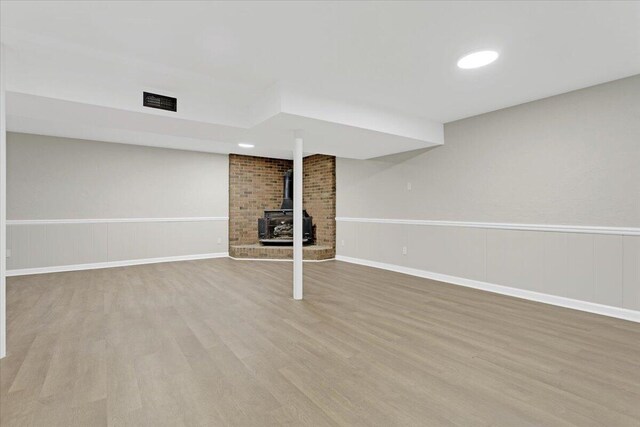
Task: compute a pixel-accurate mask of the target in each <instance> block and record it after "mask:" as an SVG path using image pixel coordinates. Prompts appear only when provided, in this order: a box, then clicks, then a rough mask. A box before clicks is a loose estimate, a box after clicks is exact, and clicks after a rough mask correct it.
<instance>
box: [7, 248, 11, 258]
mask: <svg viewBox="0 0 640 427" xmlns="http://www.w3.org/2000/svg"><path fill="white" fill-rule="evenodd" d="M7 258H11V249H7Z"/></svg>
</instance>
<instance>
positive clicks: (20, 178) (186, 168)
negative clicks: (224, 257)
mask: <svg viewBox="0 0 640 427" xmlns="http://www.w3.org/2000/svg"><path fill="white" fill-rule="evenodd" d="M7 143H8V146H7V151H8V154H7V157H8V179H7V184H8V195H7V197H8V202H7V205H8V219H9V220H10V221H11V220H51V219H73V220H82V219H114V218H193V217H226V216H227V215H228V158H227V156H225V155H217V154H209V153H196V152H189V151H180V150H169V149H162V148H151V147H140V146H132V145H123V144H112V143H105V142H96V141H85V140H76V139H68V138H57V137H49V136H39V135H29V134H17V133H9V134H8V137H7ZM7 238H8V244H7V246H8V248H9V249H10V250H11V257H10V258H8V268H9V269H22V268H38V267H49V266H61V265H73V264H85V263H98V262H109V261H123V260H133V259H146V258H161V257H170V256H187V255H195V254H206V253H218V252H226V248H227V222H226V221H180V222H133V223H119V222H105V223H98V224H36V225H10V226H9V227H8V232H7Z"/></svg>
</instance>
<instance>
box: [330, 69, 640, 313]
mask: <svg viewBox="0 0 640 427" xmlns="http://www.w3.org/2000/svg"><path fill="white" fill-rule="evenodd" d="M336 173H337V206H336V209H337V216H338V218H339V221H338V228H337V233H338V241H337V243H338V247H337V251H338V255H339V256H343V257H345V256H346V257H352V258H355V259H360V260H365V261H366V260H368V261H375V262H378V263H385V264H390V265H394V266H400V267H405V268H412V269H416V270H420V271H428V272H433V273H439V274H445V275H449V276H453V277H457V278H465V279H471V280H475V281H480V282H486V283H491V284H497V285H502V286H508V287H512V288H516V289H521V290H526V291H533V292H538V293H543V294H549V295H555V296H561V297H566V298H571V299H577V300H581V301H588V302H593V303H597V304H603V305H606V306H612V307H622V308H627V309H632V310H640V235H637V234H640V76H634V77H630V78H627V79H622V80H618V81H614V82H611V83H607V84H603V85H599V86H595V87H592V88H587V89H583V90H579V91H575V92H571V93H567V94H563V95H559V96H555V97H551V98H547V99H543V100H539V101H535V102H531V103H528V104H524V105H520V106H516V107H512V108H508V109H504V110H500V111H496V112H492V113H488V114H484V115H481V116H477V117H472V118H468V119H464V120H460V121H457V122H452V123H448V124H446V125H445V144H444V146H442V147H437V148H433V149H431V150H427V151H422V152H414V153H406V154H401V155H396V156H389V157H385V158H379V159H374V160H369V161H354V160H346V159H338V162H337V171H336ZM409 184H410V188H411V189H409ZM340 218H342V219H340ZM366 218H377V219H382V220H383V221H378V222H374V223H372V222H366V221H365V220H363V219H366ZM402 219H405V220H406V219H410V220H427V222H424V221H423V222H420V221H415V222H412V221H408V222H405V223H403V222H402V221H393V220H402ZM388 220H391V221H388ZM428 221H454V222H464V223H465V224H459V223H453V224H448V225H447V224H444V223H439V222H428ZM394 222H395V223H394ZM468 222H473V223H481V224H475V225H474V224H468ZM514 224H515V225H514ZM522 224H534V225H561V226H570V227H544V226H543V227H537V228H538V229H539V230H538V231H532V230H535V229H536V227H530V226H522ZM460 225H464V227H461V226H460ZM469 225H473V226H472V227H469ZM580 227H586V228H584V229H581V228H580ZM603 227H604V228H603ZM576 231H582V232H581V233H576ZM602 233H608V234H602ZM403 247H406V248H407V254H406V255H403V253H402V248H403Z"/></svg>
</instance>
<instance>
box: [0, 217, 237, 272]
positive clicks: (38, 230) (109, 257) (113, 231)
mask: <svg viewBox="0 0 640 427" xmlns="http://www.w3.org/2000/svg"><path fill="white" fill-rule="evenodd" d="M227 233H228V227H227V221H226V219H213V220H202V219H198V220H194V221H189V220H188V219H185V218H180V219H166V220H164V221H158V220H157V219H150V220H139V221H131V222H126V221H122V220H114V222H93V223H91V222H90V223H73V222H69V223H47V222H43V223H37V224H20V223H17V224H15V223H14V224H11V223H10V224H9V225H8V226H7V247H8V249H9V250H10V251H11V256H10V257H9V258H7V269H8V270H20V269H29V268H43V267H60V266H65V265H81V264H95V263H103V262H114V261H129V260H140V259H154V258H166V257H181V256H189V255H200V254H210V253H224V252H226V251H227V245H228V237H227Z"/></svg>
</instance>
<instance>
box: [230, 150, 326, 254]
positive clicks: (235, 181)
mask: <svg viewBox="0 0 640 427" xmlns="http://www.w3.org/2000/svg"><path fill="white" fill-rule="evenodd" d="M292 168H293V162H292V161H291V160H284V159H271V158H266V157H254V156H242V155H238V154H230V155H229V255H230V256H232V257H234V258H264V259H290V258H292V257H293V249H292V247H291V246H262V245H260V244H259V243H258V230H257V223H258V218H259V217H261V216H262V215H263V211H264V210H265V209H279V208H280V204H281V203H282V183H283V181H282V176H283V175H284V173H285V172H286V171H287V170H288V169H292ZM303 168H304V180H303V181H304V187H303V190H302V191H303V206H304V209H306V210H307V212H308V213H309V215H311V216H312V217H313V223H314V225H315V227H316V241H315V243H314V244H313V245H309V246H305V247H304V249H303V257H304V259H306V260H323V259H331V258H334V257H335V252H336V221H335V217H336V159H335V157H333V156H325V155H321V154H317V155H313V156H308V157H305V158H304V160H303Z"/></svg>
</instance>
